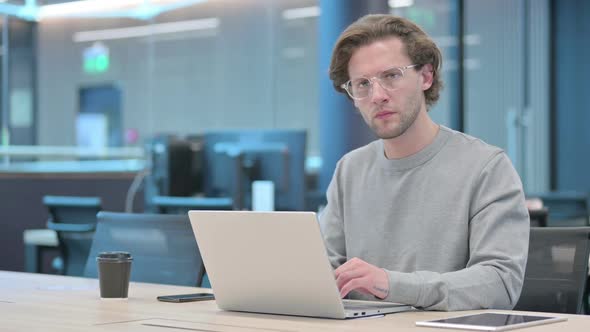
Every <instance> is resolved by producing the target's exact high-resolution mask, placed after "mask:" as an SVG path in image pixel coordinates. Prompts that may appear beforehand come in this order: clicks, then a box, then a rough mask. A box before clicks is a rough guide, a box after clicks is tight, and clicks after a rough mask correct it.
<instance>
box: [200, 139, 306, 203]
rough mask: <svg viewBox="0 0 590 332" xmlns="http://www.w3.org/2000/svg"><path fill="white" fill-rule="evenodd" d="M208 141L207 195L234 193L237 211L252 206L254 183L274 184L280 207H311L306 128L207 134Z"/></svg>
mask: <svg viewBox="0 0 590 332" xmlns="http://www.w3.org/2000/svg"><path fill="white" fill-rule="evenodd" d="M203 140H204V161H205V163H204V172H203V174H204V178H203V185H204V191H205V194H206V196H210V197H231V198H232V199H234V208H235V209H250V208H251V207H252V205H251V204H252V194H251V187H252V182H253V181H256V180H267V181H272V182H273V183H274V188H275V198H274V201H275V209H276V210H284V211H297V210H299V211H301V210H304V209H305V199H304V195H305V146H306V141H307V133H306V132H305V130H287V129H265V130H231V131H217V132H207V133H205V134H204V136H203Z"/></svg>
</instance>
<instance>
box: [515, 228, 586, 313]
mask: <svg viewBox="0 0 590 332" xmlns="http://www.w3.org/2000/svg"><path fill="white" fill-rule="evenodd" d="M589 253H590V227H531V233H530V243H529V257H528V261H527V266H526V273H525V280H524V285H523V289H522V293H521V295H520V299H519V301H518V303H517V304H516V307H515V308H514V309H515V310H526V311H541V312H558V313H570V314H579V313H583V309H584V306H586V304H585V302H586V301H587V292H585V291H586V282H587V278H588V255H589Z"/></svg>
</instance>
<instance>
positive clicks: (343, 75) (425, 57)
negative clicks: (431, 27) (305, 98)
mask: <svg viewBox="0 0 590 332" xmlns="http://www.w3.org/2000/svg"><path fill="white" fill-rule="evenodd" d="M389 37H398V38H400V39H401V41H402V42H403V44H404V46H405V48H406V52H407V54H408V56H409V57H410V59H411V60H412V63H413V64H417V65H419V66H418V67H417V69H420V68H422V66H424V65H425V64H431V65H432V69H433V79H432V86H431V87H430V88H429V89H428V90H426V91H424V97H425V99H426V105H428V106H432V105H434V104H435V103H436V101H437V100H438V97H439V92H440V89H442V86H443V83H442V80H441V78H440V69H441V66H442V55H441V52H440V50H439V49H438V47H437V46H436V44H435V43H434V42H433V41H432V39H430V37H429V36H428V35H427V34H426V33H425V32H424V31H423V30H422V29H421V28H420V27H419V26H417V25H416V24H414V23H413V22H411V21H409V20H407V19H405V18H402V17H397V16H393V15H383V14H379V15H366V16H363V17H361V18H360V19H358V20H357V21H356V22H354V23H352V24H351V25H350V26H348V28H346V30H344V32H342V34H341V35H340V37H339V38H338V40H337V41H336V46H335V47H334V51H333V52H332V60H331V63H330V79H331V80H332V82H333V84H334V88H335V89H336V91H338V92H341V93H345V94H346V91H345V90H344V89H342V88H341V87H340V86H341V85H342V84H343V83H346V82H347V81H348V80H349V79H350V77H349V76H348V62H349V61H350V58H351V57H352V54H353V53H354V52H355V51H356V50H357V49H358V48H360V47H362V46H365V45H369V44H371V43H373V42H375V41H378V40H383V39H386V38H389ZM347 96H348V95H347Z"/></svg>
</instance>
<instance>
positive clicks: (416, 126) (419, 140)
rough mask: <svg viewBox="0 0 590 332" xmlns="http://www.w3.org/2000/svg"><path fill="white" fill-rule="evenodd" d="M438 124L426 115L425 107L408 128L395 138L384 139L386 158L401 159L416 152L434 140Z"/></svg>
mask: <svg viewBox="0 0 590 332" xmlns="http://www.w3.org/2000/svg"><path fill="white" fill-rule="evenodd" d="M439 128H440V126H439V125H438V124H436V123H434V121H432V119H431V118H430V116H429V115H428V113H427V112H426V110H425V109H422V110H421V111H420V114H418V117H417V118H416V120H415V121H414V123H413V124H412V126H411V127H410V128H408V130H406V132H405V133H403V134H402V135H400V136H398V137H396V138H390V139H384V140H383V147H384V150H385V151H384V152H385V157H386V158H387V159H401V158H405V157H409V156H411V155H413V154H415V153H418V152H419V151H421V150H422V149H424V148H425V147H426V146H428V145H429V144H430V143H432V142H433V141H434V138H435V137H436V134H438V131H439Z"/></svg>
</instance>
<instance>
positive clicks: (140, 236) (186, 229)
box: [84, 212, 204, 286]
mask: <svg viewBox="0 0 590 332" xmlns="http://www.w3.org/2000/svg"><path fill="white" fill-rule="evenodd" d="M97 218H98V223H97V226H96V232H95V234H94V240H93V241H92V247H91V250H90V255H89V256H88V262H87V263H86V269H85V271H84V276H86V277H91V278H96V277H97V276H98V271H97V263H96V256H97V255H98V254H99V253H100V252H104V251H127V252H129V253H131V255H132V257H133V263H132V264H131V280H132V281H140V282H153V283H161V284H173V285H183V286H200V284H201V280H202V278H203V274H204V266H203V261H202V259H201V253H200V252H199V247H198V246H197V241H196V240H195V236H194V234H193V231H192V228H191V225H190V222H189V219H188V215H164V214H140V213H115V212H100V213H99V214H98V216H97Z"/></svg>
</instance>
